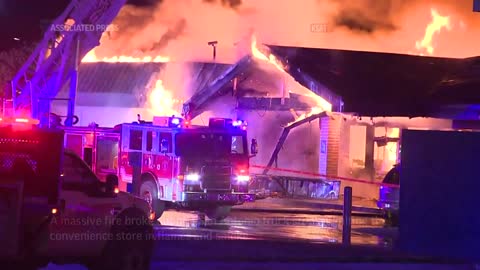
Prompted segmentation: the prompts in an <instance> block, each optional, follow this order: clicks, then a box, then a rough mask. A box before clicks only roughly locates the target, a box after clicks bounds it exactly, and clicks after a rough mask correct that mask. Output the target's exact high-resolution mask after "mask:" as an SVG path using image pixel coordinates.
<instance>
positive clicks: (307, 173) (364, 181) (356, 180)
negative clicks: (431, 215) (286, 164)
mask: <svg viewBox="0 0 480 270" xmlns="http://www.w3.org/2000/svg"><path fill="white" fill-rule="evenodd" d="M250 168H257V169H266V168H267V166H261V165H250ZM269 170H270V171H277V172H286V173H293V174H298V175H305V176H313V177H316V178H320V179H332V180H342V181H347V182H355V183H363V184H367V185H375V186H385V187H394V188H398V187H400V186H399V185H394V184H384V183H378V182H372V181H371V180H366V179H356V178H348V177H341V176H336V175H327V174H320V173H313V172H305V171H298V170H292V169H284V168H274V167H270V168H269Z"/></svg>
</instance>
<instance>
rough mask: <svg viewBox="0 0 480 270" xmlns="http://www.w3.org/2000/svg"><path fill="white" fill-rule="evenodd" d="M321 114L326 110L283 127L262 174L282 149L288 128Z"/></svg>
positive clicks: (311, 119)
mask: <svg viewBox="0 0 480 270" xmlns="http://www.w3.org/2000/svg"><path fill="white" fill-rule="evenodd" d="M323 116H327V113H326V112H322V113H318V114H313V115H310V116H308V117H305V118H304V119H301V120H298V121H295V122H293V123H291V124H289V125H287V126H286V127H285V128H284V129H283V132H282V135H280V138H279V139H278V142H277V145H276V146H275V150H273V153H272V155H271V157H270V160H269V161H268V164H267V167H266V168H265V169H264V170H263V174H267V173H268V171H269V170H270V168H271V167H272V165H273V162H275V160H276V159H277V157H278V153H280V150H281V149H282V147H283V144H284V143H285V141H286V140H287V137H288V134H289V133H290V130H292V129H293V128H296V127H298V126H301V125H303V124H305V123H308V122H311V121H313V120H315V119H318V118H320V117H323Z"/></svg>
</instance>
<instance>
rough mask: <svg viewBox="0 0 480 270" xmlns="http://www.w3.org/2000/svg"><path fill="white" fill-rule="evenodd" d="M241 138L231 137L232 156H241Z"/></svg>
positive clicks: (242, 150)
mask: <svg viewBox="0 0 480 270" xmlns="http://www.w3.org/2000/svg"><path fill="white" fill-rule="evenodd" d="M243 153H244V149H243V138H242V136H232V154H243Z"/></svg>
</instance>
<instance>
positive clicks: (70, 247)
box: [0, 117, 153, 269]
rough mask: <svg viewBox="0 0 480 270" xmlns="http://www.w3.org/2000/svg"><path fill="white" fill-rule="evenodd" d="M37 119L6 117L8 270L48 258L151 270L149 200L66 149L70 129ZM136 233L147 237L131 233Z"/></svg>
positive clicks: (3, 255) (1, 157) (2, 201)
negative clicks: (100, 173) (123, 189)
mask: <svg viewBox="0 0 480 270" xmlns="http://www.w3.org/2000/svg"><path fill="white" fill-rule="evenodd" d="M37 124H38V122H36V121H35V120H34V119H27V118H5V117H0V180H1V181H0V194H1V196H0V228H2V231H1V233H0V239H1V241H2V243H3V245H2V246H1V247H0V263H1V264H2V269H8V267H9V266H10V263H12V267H13V268H12V269H20V268H21V269H37V267H39V266H42V265H45V264H46V263H48V262H49V261H54V262H57V261H60V262H69V261H72V262H80V263H85V264H87V265H89V266H92V267H97V268H98V269H124V268H122V267H130V266H135V267H137V268H135V269H148V268H149V259H150V255H151V252H152V248H153V238H152V237H151V236H150V235H151V234H152V233H153V229H152V224H151V219H152V218H153V215H151V208H150V206H149V205H148V203H146V202H145V201H144V200H142V199H141V198H137V197H135V196H132V195H131V194H128V193H125V192H120V191H119V190H118V182H119V181H118V178H117V176H116V175H113V174H110V175H107V176H106V177H105V181H101V180H100V179H99V178H98V177H97V176H95V174H94V173H93V172H92V170H91V169H90V167H89V166H88V165H87V164H86V163H85V162H84V161H83V160H82V159H81V158H80V157H79V156H78V155H76V154H75V153H74V152H73V151H70V150H67V149H64V137H65V135H64V131H63V130H61V129H55V128H53V129H52V128H40V127H38V125H37ZM133 220H135V222H136V223H135V224H134V225H132V224H130V223H131V222H132V221H133ZM133 234H135V235H139V234H140V235H141V236H142V237H141V238H138V237H137V238H135V239H133V240H131V239H127V238H126V237H124V236H130V235H133ZM137 262H138V263H137ZM132 264H133V265H132ZM20 265H21V266H20ZM128 269H130V268H128Z"/></svg>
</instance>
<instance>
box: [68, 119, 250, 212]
mask: <svg viewBox="0 0 480 270" xmlns="http://www.w3.org/2000/svg"><path fill="white" fill-rule="evenodd" d="M246 129H247V125H246V122H245V121H240V120H237V121H233V120H232V119H227V118H211V119H209V124H208V126H195V125H191V124H190V123H189V121H186V120H185V119H183V118H181V117H175V116H171V117H154V118H153V121H151V122H146V121H143V120H141V119H140V117H139V116H138V120H137V121H135V122H132V123H123V124H119V125H116V126H115V127H113V128H101V127H98V126H96V125H91V126H89V127H64V130H65V147H66V148H68V149H71V150H72V151H74V152H76V153H77V154H78V155H79V156H81V157H82V158H83V159H84V160H85V162H86V163H87V164H89V166H91V168H92V170H93V171H94V172H95V173H96V174H97V175H98V176H99V177H100V178H104V177H105V176H106V175H108V174H111V173H113V174H118V175H119V179H120V181H119V182H120V185H119V187H120V190H122V191H128V192H131V193H133V194H135V195H137V196H139V197H141V198H143V199H145V200H146V201H147V202H148V203H149V204H150V206H151V207H152V209H153V210H154V212H155V216H156V218H157V219H158V218H159V217H161V215H162V214H163V212H164V210H165V209H167V208H177V209H188V210H195V211H200V212H202V213H205V214H206V215H207V217H209V218H210V219H214V220H222V219H224V218H226V217H227V216H228V214H229V213H230V210H231V207H232V206H234V205H239V204H243V203H244V202H251V201H253V200H254V198H255V196H254V194H250V193H249V189H248V186H249V182H250V176H249V158H250V157H251V156H254V155H256V154H257V152H258V146H257V142H256V140H255V139H252V142H251V147H250V151H249V150H248V142H247V131H246Z"/></svg>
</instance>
